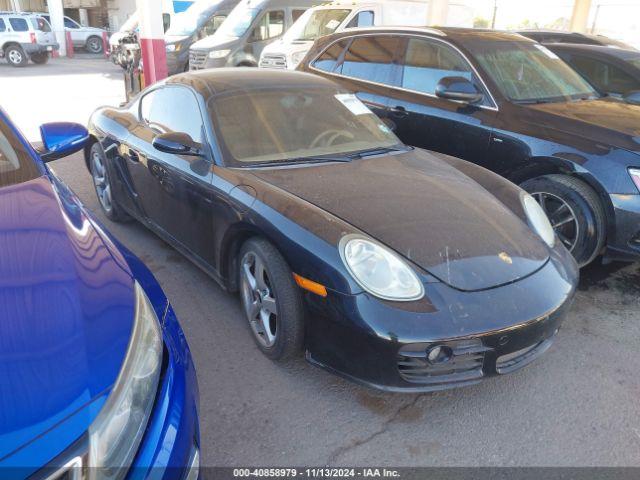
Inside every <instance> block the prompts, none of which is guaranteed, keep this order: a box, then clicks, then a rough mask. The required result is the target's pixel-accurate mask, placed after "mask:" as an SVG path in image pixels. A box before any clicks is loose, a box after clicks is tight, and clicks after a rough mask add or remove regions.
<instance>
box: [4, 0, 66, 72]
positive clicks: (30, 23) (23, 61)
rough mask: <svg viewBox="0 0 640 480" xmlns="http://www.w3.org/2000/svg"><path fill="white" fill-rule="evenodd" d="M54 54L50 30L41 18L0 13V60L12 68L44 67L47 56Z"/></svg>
mask: <svg viewBox="0 0 640 480" xmlns="http://www.w3.org/2000/svg"><path fill="white" fill-rule="evenodd" d="M54 50H58V43H57V42H56V37H55V35H54V34H53V32H52V31H51V26H50V25H49V22H47V21H46V20H45V19H44V18H43V17H42V15H38V14H34V13H17V12H0V58H2V57H4V58H6V59H7V61H8V62H9V63H10V64H11V65H13V66H14V67H24V66H26V65H27V63H29V59H31V61H32V62H33V63H40V64H42V63H46V62H47V60H49V53H51V52H53V51H54Z"/></svg>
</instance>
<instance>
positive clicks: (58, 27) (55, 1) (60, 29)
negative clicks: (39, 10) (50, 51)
mask: <svg viewBox="0 0 640 480" xmlns="http://www.w3.org/2000/svg"><path fill="white" fill-rule="evenodd" d="M48 3H49V19H51V29H52V30H53V33H55V35H56V41H57V42H58V44H59V45H60V50H59V51H58V52H59V54H60V56H61V57H66V56H67V36H66V33H65V30H64V8H63V6H62V0H49V2H48Z"/></svg>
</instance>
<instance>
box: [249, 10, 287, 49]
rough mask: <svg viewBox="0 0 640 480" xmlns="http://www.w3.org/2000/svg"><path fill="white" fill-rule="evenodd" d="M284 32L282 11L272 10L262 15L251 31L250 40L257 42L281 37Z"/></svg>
mask: <svg viewBox="0 0 640 480" xmlns="http://www.w3.org/2000/svg"><path fill="white" fill-rule="evenodd" d="M283 32H284V10H273V11H271V12H267V13H265V14H264V16H263V17H262V19H261V20H260V23H258V25H257V26H256V28H255V29H254V30H253V33H252V35H251V40H252V41H254V42H259V41H261V40H268V39H270V38H275V37H277V36H279V35H282V33H283Z"/></svg>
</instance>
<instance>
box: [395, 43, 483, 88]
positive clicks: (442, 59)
mask: <svg viewBox="0 0 640 480" xmlns="http://www.w3.org/2000/svg"><path fill="white" fill-rule="evenodd" d="M402 63H403V65H402V81H401V83H400V84H401V86H402V88H406V89H407V90H414V91H416V92H421V93H428V94H435V92H436V85H437V84H438V82H440V80H442V79H443V78H444V77H464V78H466V79H467V80H470V81H472V80H473V79H472V77H473V73H472V71H471V68H470V67H469V65H468V64H467V62H466V61H465V60H464V58H462V56H461V55H460V54H458V53H457V52H456V51H455V50H453V49H452V48H451V47H449V46H447V45H444V44H441V43H440V42H434V41H430V40H423V39H417V38H411V39H409V42H408V43H407V51H406V54H405V56H404V61H403V62H402Z"/></svg>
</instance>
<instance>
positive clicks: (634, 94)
mask: <svg viewBox="0 0 640 480" xmlns="http://www.w3.org/2000/svg"><path fill="white" fill-rule="evenodd" d="M623 100H624V101H625V102H627V103H633V104H634V105H640V90H633V91H631V92H629V93H627V94H626V95H625V96H624V97H623Z"/></svg>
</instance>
